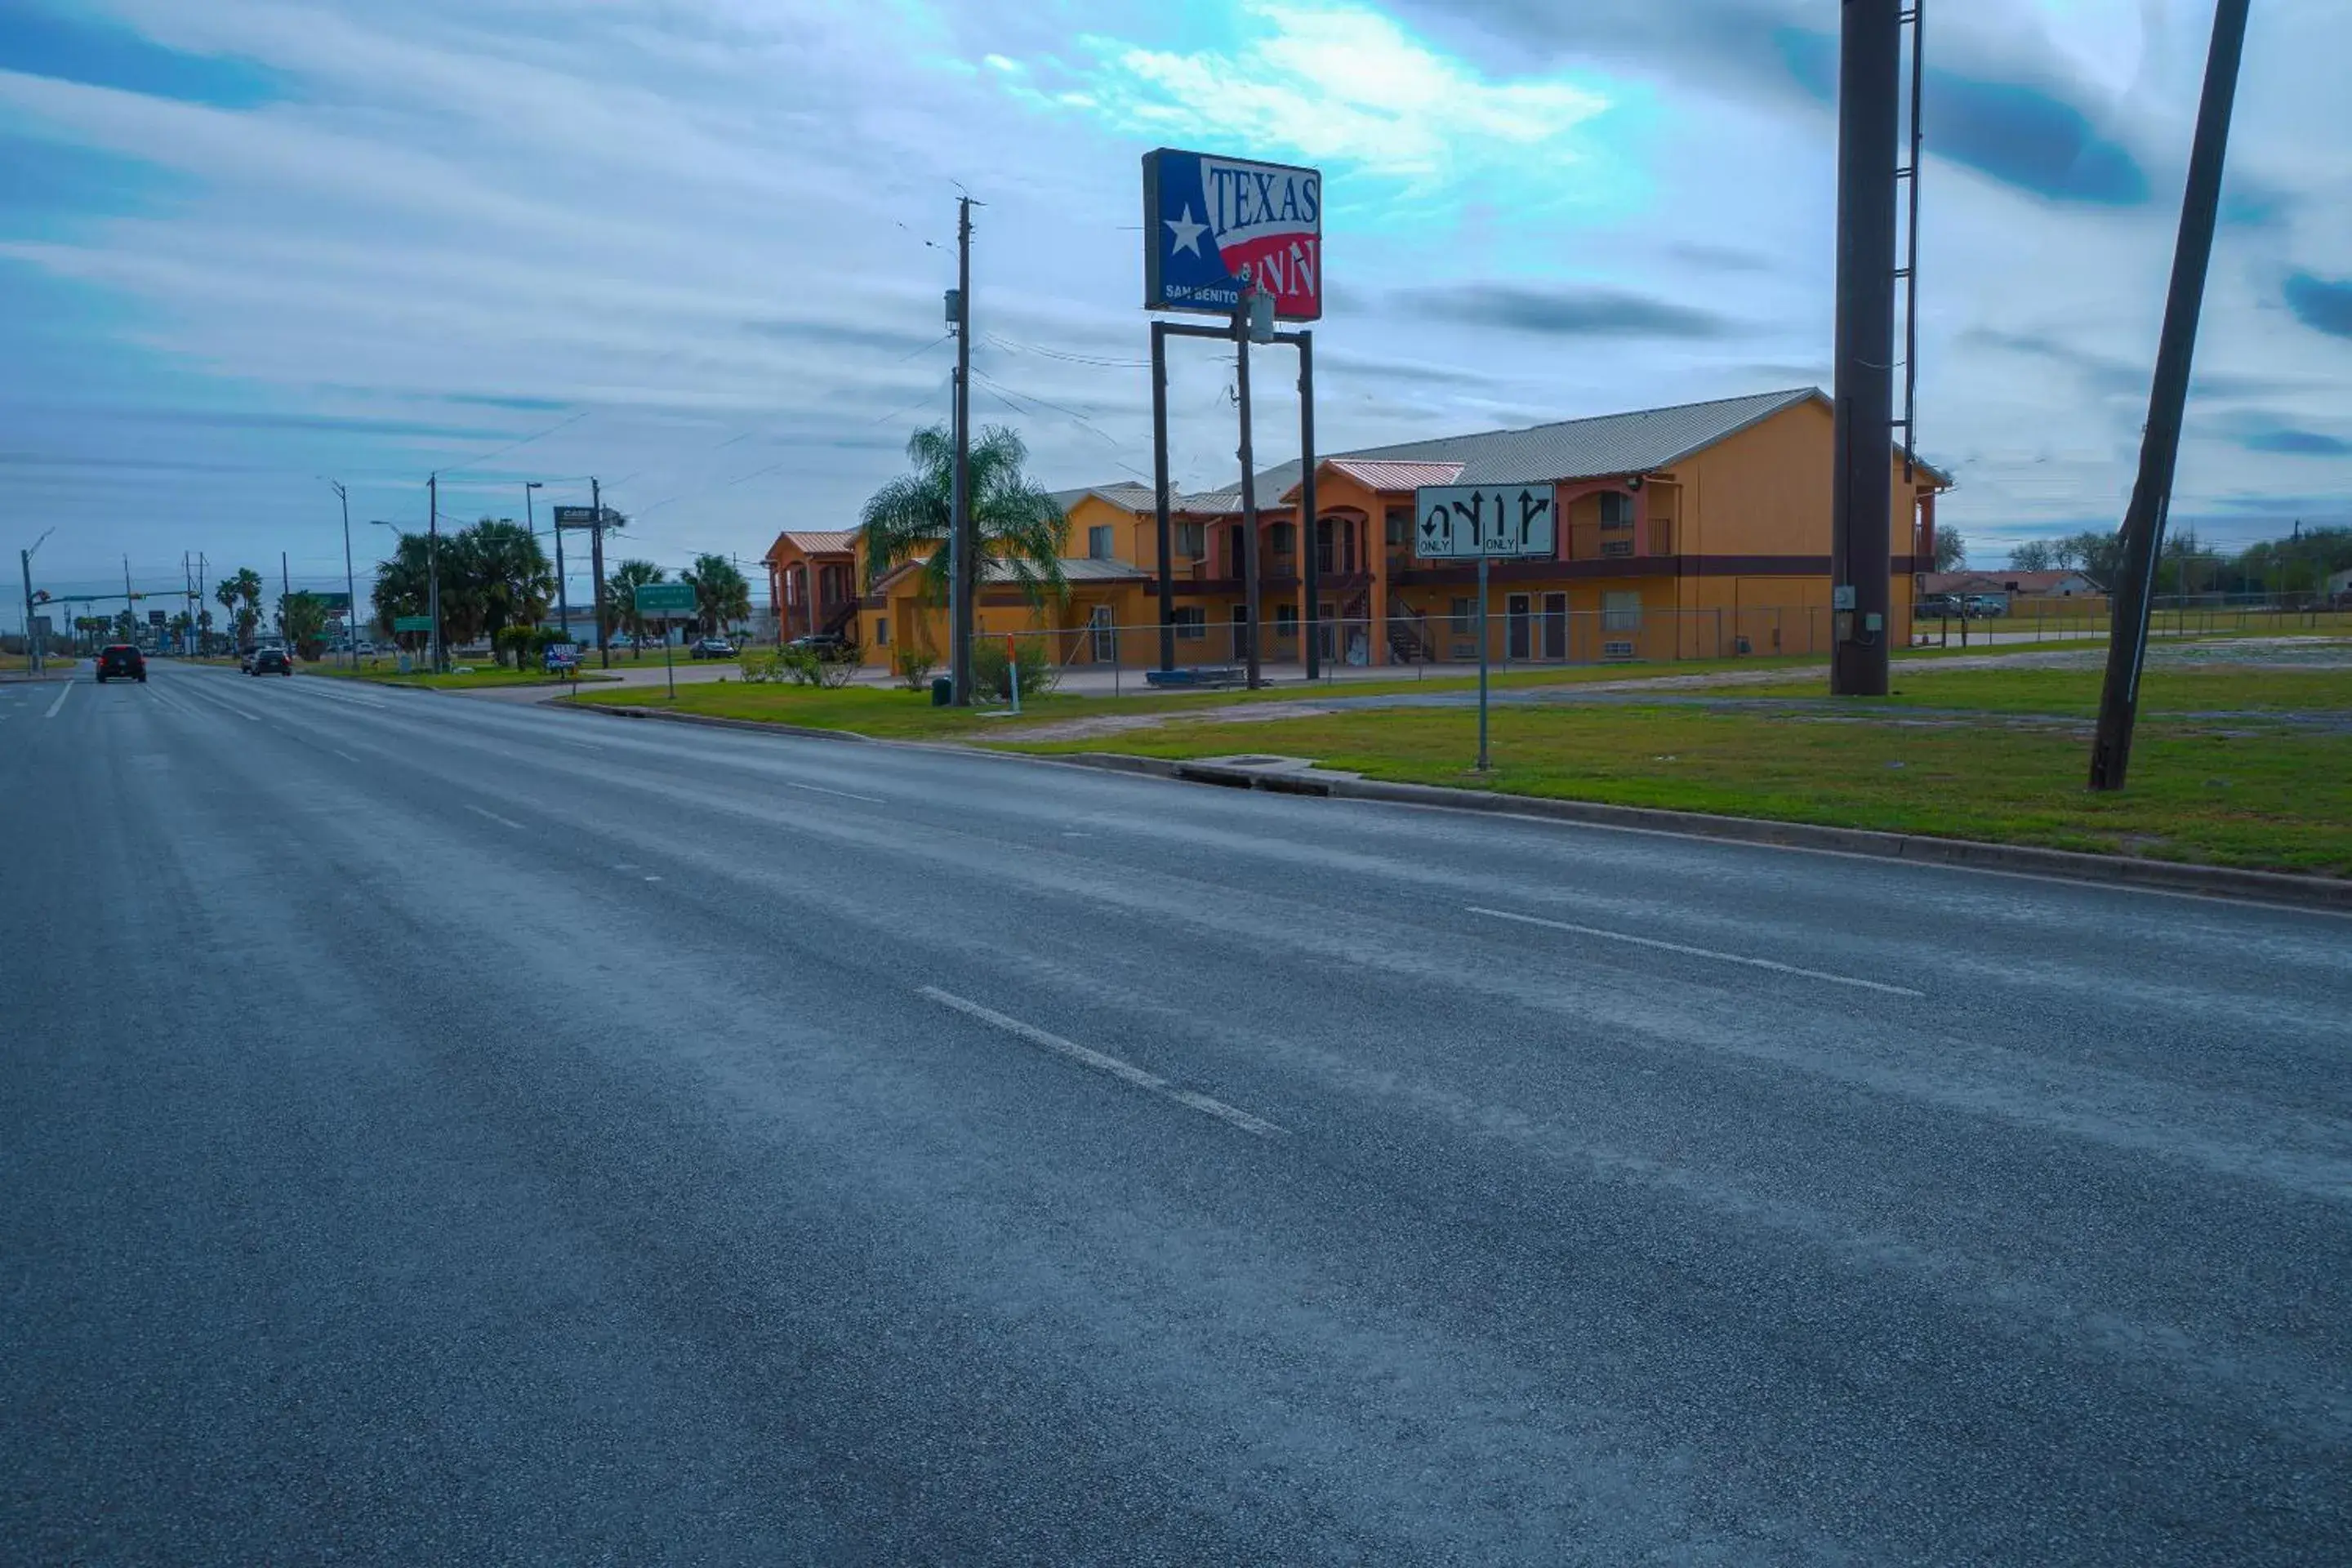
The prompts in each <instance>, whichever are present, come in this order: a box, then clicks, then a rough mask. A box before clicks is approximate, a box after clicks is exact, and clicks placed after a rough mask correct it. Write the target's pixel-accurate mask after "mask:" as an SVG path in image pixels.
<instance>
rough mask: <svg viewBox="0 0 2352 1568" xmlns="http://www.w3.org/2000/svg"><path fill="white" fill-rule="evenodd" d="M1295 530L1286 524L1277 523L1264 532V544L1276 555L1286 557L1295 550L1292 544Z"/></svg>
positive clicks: (1294, 544)
mask: <svg viewBox="0 0 2352 1568" xmlns="http://www.w3.org/2000/svg"><path fill="white" fill-rule="evenodd" d="M1296 536H1297V529H1296V528H1295V527H1294V526H1293V525H1291V524H1290V523H1286V522H1277V523H1275V524H1274V525H1273V526H1271V527H1269V528H1268V529H1267V530H1266V531H1265V538H1266V542H1267V544H1269V545H1270V546H1272V547H1273V550H1274V552H1275V553H1276V555H1287V554H1289V553H1290V552H1291V551H1292V550H1294V549H1295V548H1297V545H1296V543H1295V542H1294V541H1295V539H1296Z"/></svg>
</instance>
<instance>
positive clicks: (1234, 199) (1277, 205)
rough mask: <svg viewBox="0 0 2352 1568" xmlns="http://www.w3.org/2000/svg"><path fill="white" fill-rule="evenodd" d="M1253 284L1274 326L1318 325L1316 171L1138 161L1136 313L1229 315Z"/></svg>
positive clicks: (1172, 153) (1151, 158)
mask: <svg viewBox="0 0 2352 1568" xmlns="http://www.w3.org/2000/svg"><path fill="white" fill-rule="evenodd" d="M1252 281H1254V282H1255V284H1256V285H1257V287H1258V288H1259V289H1261V290H1263V291H1265V292H1266V293H1269V294H1271V295H1272V296H1273V297H1274V313H1275V315H1276V317H1277V318H1279V319H1280V320H1283V321H1319V320H1321V319H1322V315H1323V174H1322V171H1320V170H1318V169H1305V168H1298V167H1295V166H1293V165H1291V164H1287V163H1250V162H1247V161H1245V160H1243V159H1239V158H1219V157H1216V156H1213V154H1210V153H1181V152H1178V151H1176V150H1175V149H1173V148H1169V147H1162V148H1160V149H1159V150H1157V151H1156V152H1151V153H1145V154H1144V155H1143V306H1144V309H1145V310H1195V311H1200V312H1202V313H1204V314H1209V315H1218V316H1225V315H1231V314H1232V313H1233V311H1234V309H1235V308H1236V307H1237V306H1238V305H1239V304H1240V303H1241V297H1242V288H1243V285H1244V283H1245V282H1252Z"/></svg>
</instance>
